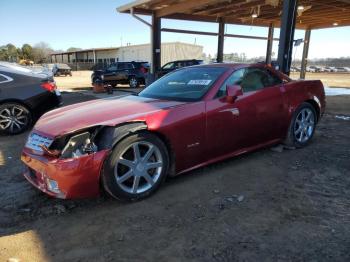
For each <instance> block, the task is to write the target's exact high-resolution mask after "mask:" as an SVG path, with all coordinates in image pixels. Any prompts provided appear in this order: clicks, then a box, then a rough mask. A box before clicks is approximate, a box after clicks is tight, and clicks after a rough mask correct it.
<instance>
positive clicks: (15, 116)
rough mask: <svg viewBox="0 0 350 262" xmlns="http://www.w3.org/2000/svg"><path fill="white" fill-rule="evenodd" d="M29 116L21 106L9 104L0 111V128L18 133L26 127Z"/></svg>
mask: <svg viewBox="0 0 350 262" xmlns="http://www.w3.org/2000/svg"><path fill="white" fill-rule="evenodd" d="M28 123H29V116H28V112H27V110H25V109H24V108H23V107H22V106H18V105H12V104H11V105H9V106H8V107H5V108H2V110H1V111H0V130H3V131H9V132H10V133H13V134H15V133H19V132H20V131H22V130H23V129H25V128H26V127H27V125H28Z"/></svg>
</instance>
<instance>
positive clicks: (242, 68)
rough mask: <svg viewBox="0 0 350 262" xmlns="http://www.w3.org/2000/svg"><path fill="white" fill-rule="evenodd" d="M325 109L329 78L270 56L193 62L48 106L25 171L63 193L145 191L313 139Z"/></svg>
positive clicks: (137, 194)
mask: <svg viewBox="0 0 350 262" xmlns="http://www.w3.org/2000/svg"><path fill="white" fill-rule="evenodd" d="M324 110H325V94H324V88H323V85H322V83H321V82H320V81H293V80H291V79H290V78H288V77H287V76H286V75H283V74H281V73H279V72H277V71H275V70H274V69H273V68H271V67H268V66H266V65H263V64H255V65H238V64H213V65H200V66H194V67H188V68H183V69H180V70H177V71H175V72H173V73H171V74H169V75H166V76H164V77H162V78H160V79H159V80H157V81H156V82H154V83H153V84H151V85H150V86H149V87H147V88H146V89H144V90H143V91H142V92H141V93H139V94H138V95H130V96H124V97H115V98H109V99H101V100H94V101H89V102H85V103H80V104H75V105H71V106H67V107H63V108H60V109H56V110H53V111H51V112H49V113H46V114H45V115H44V116H43V117H41V119H40V120H39V121H38V122H37V124H36V125H35V127H34V129H33V131H32V132H31V134H30V135H29V137H28V141H27V143H26V145H25V148H24V149H23V153H22V161H23V162H24V163H25V165H26V171H25V173H24V176H25V177H26V178H27V179H28V180H29V182H31V183H32V184H33V185H34V186H35V187H37V188H38V189H40V190H41V191H43V192H46V193H47V194H49V195H51V196H54V197H58V198H83V197H93V196H97V195H98V194H99V193H100V191H101V190H105V191H107V192H108V193H109V194H110V195H112V196H113V197H115V198H117V199H122V200H135V199H142V198H144V197H146V196H148V195H150V194H151V193H153V192H155V191H156V190H157V189H158V188H159V186H160V185H161V184H162V181H164V179H165V178H166V177H167V176H168V175H170V176H174V175H177V174H181V173H184V172H187V171H189V170H192V169H195V168H198V167H201V166H204V165H207V164H210V163H213V162H216V161H220V160H223V159H226V158H230V157H234V156H237V155H240V154H243V153H246V152H249V151H253V150H256V149H258V148H262V147H266V146H269V145H273V144H276V143H281V142H284V143H286V144H288V145H291V146H294V147H297V148H299V147H303V146H305V145H307V144H308V143H309V142H310V140H311V138H312V136H313V134H314V132H315V127H316V124H317V121H318V120H319V119H320V117H321V116H322V114H323V112H324Z"/></svg>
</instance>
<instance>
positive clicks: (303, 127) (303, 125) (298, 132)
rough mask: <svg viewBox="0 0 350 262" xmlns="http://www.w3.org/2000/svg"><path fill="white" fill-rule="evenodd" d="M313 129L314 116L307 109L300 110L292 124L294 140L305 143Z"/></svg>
mask: <svg viewBox="0 0 350 262" xmlns="http://www.w3.org/2000/svg"><path fill="white" fill-rule="evenodd" d="M314 128H315V115H314V113H313V112H312V110H311V109H309V108H304V109H302V110H301V111H300V112H299V114H298V115H297V118H296V120H295V124H294V136H295V139H296V140H297V141H298V142H300V143H305V142H307V141H308V140H309V139H310V138H311V136H312V134H313V132H314Z"/></svg>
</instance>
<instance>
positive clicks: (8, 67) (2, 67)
mask: <svg viewBox="0 0 350 262" xmlns="http://www.w3.org/2000/svg"><path fill="white" fill-rule="evenodd" d="M0 72H3V73H13V74H18V75H26V76H32V77H36V78H47V77H48V75H47V74H43V73H37V72H34V70H33V69H32V68H26V67H24V66H21V65H18V64H16V63H9V62H0Z"/></svg>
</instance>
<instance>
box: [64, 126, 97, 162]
mask: <svg viewBox="0 0 350 262" xmlns="http://www.w3.org/2000/svg"><path fill="white" fill-rule="evenodd" d="M94 152H97V146H96V145H95V144H94V143H93V142H92V141H91V134H90V133H89V132H85V133H81V134H78V135H75V136H72V137H71V138H70V139H69V141H68V142H67V144H66V146H65V147H64V148H63V150H62V152H61V157H62V158H75V157H80V156H83V155H86V154H91V153H94Z"/></svg>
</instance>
